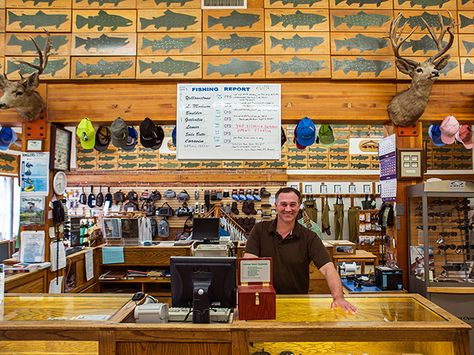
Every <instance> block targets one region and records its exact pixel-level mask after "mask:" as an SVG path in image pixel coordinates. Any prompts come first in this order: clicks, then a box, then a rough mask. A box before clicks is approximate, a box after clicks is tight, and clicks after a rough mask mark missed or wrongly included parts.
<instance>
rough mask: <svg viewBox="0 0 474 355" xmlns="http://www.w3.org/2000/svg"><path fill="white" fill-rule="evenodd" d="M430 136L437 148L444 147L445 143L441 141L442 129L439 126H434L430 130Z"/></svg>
mask: <svg viewBox="0 0 474 355" xmlns="http://www.w3.org/2000/svg"><path fill="white" fill-rule="evenodd" d="M428 135H429V136H430V138H431V140H432V141H433V144H434V145H435V146H437V147H442V146H443V145H444V143H443V141H442V140H441V129H440V127H439V124H432V125H430V127H429V128H428Z"/></svg>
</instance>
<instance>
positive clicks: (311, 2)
mask: <svg viewBox="0 0 474 355" xmlns="http://www.w3.org/2000/svg"><path fill="white" fill-rule="evenodd" d="M264 6H265V7H266V8H272V9H285V8H292V9H295V8H296V9H315V8H323V9H327V8H328V7H329V3H328V0H265V3H264Z"/></svg>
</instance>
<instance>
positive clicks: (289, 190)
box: [275, 186, 303, 203]
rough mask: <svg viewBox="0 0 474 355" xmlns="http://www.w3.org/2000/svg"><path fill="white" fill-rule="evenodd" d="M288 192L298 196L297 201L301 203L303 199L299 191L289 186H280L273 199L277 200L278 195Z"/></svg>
mask: <svg viewBox="0 0 474 355" xmlns="http://www.w3.org/2000/svg"><path fill="white" fill-rule="evenodd" d="M290 192H293V193H294V194H295V195H296V196H298V201H299V202H300V203H301V201H302V199H303V198H302V196H301V192H299V190H297V189H295V188H294V187H290V186H285V187H282V188H280V190H278V191H277V193H276V194H275V201H278V196H280V194H287V193H290Z"/></svg>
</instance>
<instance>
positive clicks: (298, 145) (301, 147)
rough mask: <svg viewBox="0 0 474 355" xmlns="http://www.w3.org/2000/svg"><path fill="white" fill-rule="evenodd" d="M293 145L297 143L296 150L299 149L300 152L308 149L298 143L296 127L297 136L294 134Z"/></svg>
mask: <svg viewBox="0 0 474 355" xmlns="http://www.w3.org/2000/svg"><path fill="white" fill-rule="evenodd" d="M293 143H295V144H296V148H298V149H300V150H304V149H306V146H304V145H301V144H299V143H298V141H297V140H296V127H295V134H294V137H293Z"/></svg>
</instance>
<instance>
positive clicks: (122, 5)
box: [72, 0, 138, 9]
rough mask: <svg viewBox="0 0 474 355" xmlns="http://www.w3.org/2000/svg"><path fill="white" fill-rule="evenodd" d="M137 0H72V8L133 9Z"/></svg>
mask: <svg viewBox="0 0 474 355" xmlns="http://www.w3.org/2000/svg"><path fill="white" fill-rule="evenodd" d="M137 1H138V0H109V1H104V0H72V8H73V9H135V8H136V6H137Z"/></svg>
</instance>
